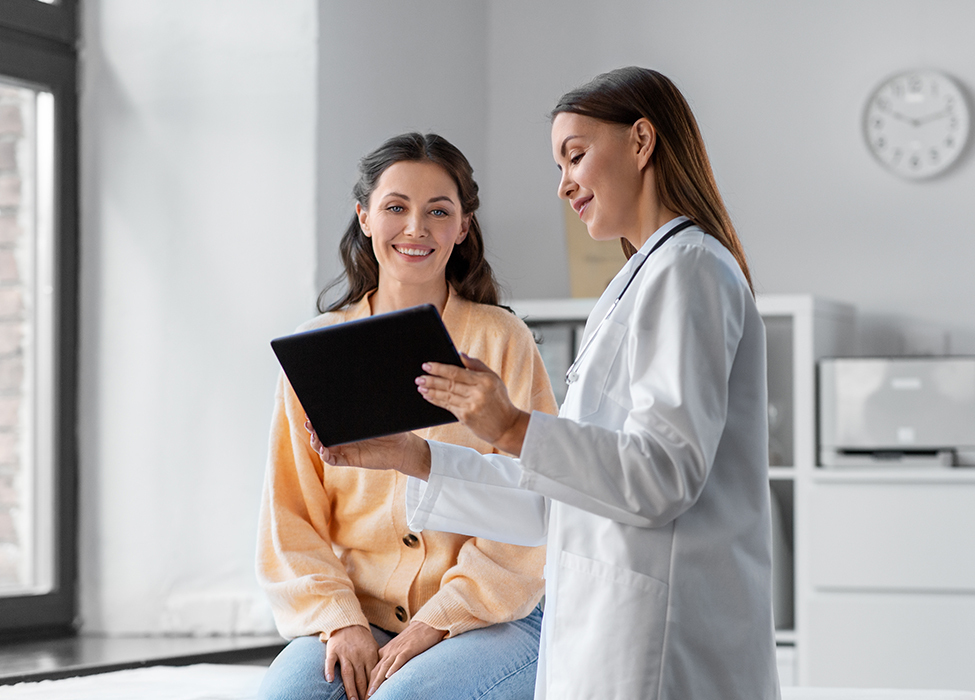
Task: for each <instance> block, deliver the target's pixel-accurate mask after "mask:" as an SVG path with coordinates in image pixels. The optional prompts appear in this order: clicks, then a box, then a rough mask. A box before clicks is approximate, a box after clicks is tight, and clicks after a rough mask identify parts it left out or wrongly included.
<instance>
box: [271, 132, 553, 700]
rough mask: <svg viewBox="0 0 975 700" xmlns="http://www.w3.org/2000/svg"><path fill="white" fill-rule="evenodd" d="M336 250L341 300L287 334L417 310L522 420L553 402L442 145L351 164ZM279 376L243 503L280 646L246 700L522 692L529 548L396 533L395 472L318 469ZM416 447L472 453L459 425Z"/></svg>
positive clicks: (405, 145)
mask: <svg viewBox="0 0 975 700" xmlns="http://www.w3.org/2000/svg"><path fill="white" fill-rule="evenodd" d="M353 193H354V195H355V199H356V206H355V210H356V211H355V214H354V216H353V217H352V221H351V222H350V224H349V227H348V229H347V230H346V232H345V235H344V237H343V239H342V242H341V253H342V259H343V262H344V265H345V270H346V273H345V281H346V283H347V286H348V289H347V291H346V293H345V295H344V296H343V297H342V298H341V299H339V300H338V301H337V302H335V303H333V304H331V305H330V306H328V307H327V308H326V307H325V306H324V303H323V300H324V296H325V293H326V292H327V291H328V289H326V290H325V292H323V293H322V297H320V299H319V308H320V309H321V310H322V311H323V313H322V315H321V316H318V317H317V318H315V319H313V320H312V321H310V322H309V323H306V324H305V325H304V326H302V329H303V330H307V329H310V328H318V327H321V326H325V325H330V324H335V323H342V322H344V321H349V320H353V319H356V318H362V317H365V316H369V315H372V314H378V313H383V312H387V311H393V310H396V309H402V308H407V307H410V306H415V305H417V304H426V303H429V304H433V305H434V306H436V308H437V309H438V311H439V312H440V315H441V317H442V318H443V321H444V324H445V325H446V327H447V330H448V331H449V332H450V334H451V337H452V338H453V340H454V344H455V345H456V346H457V348H458V350H460V351H461V352H463V353H465V354H467V355H471V356H476V357H479V358H482V359H483V360H484V361H485V362H487V364H488V365H489V366H491V367H492V369H493V370H494V371H495V372H497V373H498V374H500V375H501V376H502V377H503V378H504V381H505V383H506V384H507V386H508V390H509V392H510V394H511V398H512V400H513V401H514V402H515V403H516V404H518V405H520V406H521V407H522V408H523V409H524V410H526V411H532V410H540V411H544V412H548V413H554V412H555V410H556V406H555V399H554V397H553V395H552V390H551V386H550V384H549V380H548V376H547V375H546V373H545V369H544V366H543V364H542V361H541V358H540V356H539V354H538V350H537V348H536V347H535V343H534V339H533V337H532V335H531V332H530V331H529V330H528V328H527V327H526V326H525V324H524V323H523V322H522V321H520V320H519V319H518V318H517V317H516V316H515V315H514V314H512V313H511V312H510V311H508V310H507V309H504V308H502V307H499V306H498V305H497V304H498V288H497V284H496V282H495V279H494V275H493V273H492V271H491V268H490V266H489V265H488V263H487V261H486V260H485V259H484V251H483V241H482V238H481V232H480V227H479V225H478V222H477V218H476V216H475V211H476V209H477V206H478V197H477V184H476V183H475V182H474V180H473V177H472V171H471V167H470V164H469V163H468V162H467V159H466V158H464V156H463V154H461V152H460V151H459V150H457V149H456V148H455V147H454V146H453V145H451V144H450V143H449V142H447V141H446V140H445V139H443V138H441V137H439V136H436V135H433V134H428V135H420V134H403V135H401V136H397V137H394V138H392V139H390V140H389V141H387V142H386V143H384V144H383V145H382V146H381V147H380V148H378V149H377V150H376V151H374V152H373V153H371V154H369V155H367V156H366V157H365V158H363V160H362V161H361V163H360V179H359V182H358V183H357V184H356V186H355V188H354V190H353ZM305 421H306V418H305V415H304V411H303V410H302V408H301V406H300V404H299V403H298V400H297V398H296V397H295V395H294V392H293V391H292V389H291V387H290V385H289V384H288V382H287V380H286V379H285V378H284V377H283V376H282V377H281V379H280V381H279V385H278V390H277V395H276V399H275V410H274V417H273V422H272V426H271V439H270V454H269V458H268V465H267V473H266V478H265V486H264V495H263V502H262V507H261V515H260V526H259V543H258V557H257V569H258V576H259V578H260V581H261V584H262V585H263V587H264V589H265V591H266V592H267V595H268V598H269V600H270V602H271V605H272V608H273V610H274V615H275V620H276V622H277V625H278V629H279V631H280V632H281V634H282V635H284V636H285V637H287V638H291V639H292V641H291V642H290V643H289V644H288V646H287V647H286V648H285V649H284V651H282V652H281V654H280V655H279V656H278V658H277V659H276V660H275V661H274V663H273V664H272V666H271V668H270V669H269V671H268V674H267V677H266V678H265V680H264V683H263V684H262V687H261V691H260V697H261V698H262V699H265V700H269V699H271V698H289V699H291V698H305V697H307V698H316V699H331V698H335V699H336V700H338V699H340V698H348V699H349V700H352V699H353V698H355V699H357V700H365V698H366V697H369V696H373V697H375V698H378V699H380V700H393V699H396V698H424V699H425V700H429V699H432V698H434V699H435V698H444V699H445V700H446V699H448V698H449V699H450V700H462V699H464V698H485V699H486V698H496V699H498V700H501V699H509V698H510V699H512V700H515V699H524V700H528V699H530V698H531V697H532V696H533V693H534V679H535V674H536V662H537V656H538V643H539V639H538V636H539V630H540V620H541V612H540V609H539V608H538V607H537V605H538V603H539V600H540V598H541V595H542V589H543V580H542V566H543V562H544V557H545V555H544V552H543V550H542V548H535V547H521V546H516V545H510V544H501V543H498V542H494V541H491V540H487V539H483V538H478V537H468V536H464V535H457V534H447V533H442V532H433V531H426V532H423V533H413V532H411V531H410V529H409V527H408V526H407V522H406V513H405V505H404V504H405V488H406V483H407V479H406V477H404V476H403V475H401V474H399V473H398V472H379V471H376V472H373V471H366V470H361V469H334V468H329V469H327V470H326V469H325V468H324V465H323V462H322V459H321V457H320V456H319V455H318V454H316V453H315V452H314V451H313V450H312V449H311V448H310V446H309V444H308V433H307V432H306V428H305ZM418 434H419V435H421V436H422V437H424V438H428V439H433V440H438V441H442V442H448V443H452V444H455V445H462V446H467V447H471V448H474V449H475V450H478V451H480V452H484V453H490V452H495V451H496V450H495V449H494V448H493V447H492V446H491V445H490V444H488V443H487V442H485V441H483V440H481V439H479V438H477V437H476V436H475V435H474V434H473V433H471V432H470V430H468V429H467V428H465V427H464V426H463V425H461V424H460V423H453V424H449V425H443V426H437V427H433V428H429V429H427V430H423V431H418Z"/></svg>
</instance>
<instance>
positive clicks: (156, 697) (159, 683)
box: [0, 664, 267, 700]
mask: <svg viewBox="0 0 975 700" xmlns="http://www.w3.org/2000/svg"><path fill="white" fill-rule="evenodd" d="M266 671H267V668H266V667H264V666H230V665H222V664H196V665H193V666H148V667H146V668H133V669H128V670H126V671H113V672H112V673H101V674H98V675H95V676H79V677H77V678H62V679H60V680H56V681H38V682H35V683H18V684H16V685H5V686H0V700H14V699H15V698H16V700H254V698H256V697H257V688H258V686H260V684H261V679H262V678H263V677H264V673H265V672H266Z"/></svg>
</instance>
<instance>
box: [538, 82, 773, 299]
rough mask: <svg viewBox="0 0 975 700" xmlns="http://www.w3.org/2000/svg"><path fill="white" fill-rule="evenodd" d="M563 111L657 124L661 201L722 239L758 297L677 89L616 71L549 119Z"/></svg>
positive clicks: (627, 247) (626, 247) (629, 251)
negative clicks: (645, 120) (642, 120)
mask: <svg viewBox="0 0 975 700" xmlns="http://www.w3.org/2000/svg"><path fill="white" fill-rule="evenodd" d="M562 112H572V113H574V114H580V115H582V116H585V117H592V118H593V119H599V120H601V121H605V122H611V123H614V124H625V125H632V124H634V123H636V122H637V121H638V120H639V119H644V118H645V119H647V120H648V121H649V122H650V123H651V124H653V127H654V129H656V131H657V145H656V147H655V148H654V151H653V154H652V155H651V162H653V164H654V167H655V168H656V170H657V174H658V175H657V196H658V197H659V198H660V202H661V203H662V204H663V205H664V206H665V207H667V208H668V209H670V210H672V211H675V212H677V213H678V214H683V215H684V216H686V217H687V218H689V219H691V220H692V221H693V222H694V223H695V224H697V225H698V226H700V227H701V229H702V230H703V231H705V232H706V233H708V234H710V235H712V236H714V237H715V238H716V239H718V241H720V242H721V244H722V245H723V246H724V247H725V248H727V249H728V250H729V251H730V252H731V254H732V255H733V256H734V257H735V260H737V261H738V265H739V266H740V267H741V271H742V272H743V273H744V274H745V279H746V280H748V286H749V288H750V289H751V290H752V294H754V293H755V288H754V286H753V285H752V277H751V273H750V272H749V271H748V263H747V262H746V260H745V251H744V250H743V248H742V245H741V241H740V240H739V239H738V234H737V233H735V227H734V226H733V225H732V223H731V217H729V216H728V210H727V209H726V208H725V205H724V201H723V200H722V199H721V194H720V193H719V192H718V186H717V183H716V182H715V180H714V173H713V172H712V170H711V162H710V160H708V154H707V151H706V150H705V148H704V139H702V138H701V132H700V130H699V129H698V126H697V121H696V120H695V119H694V115H693V113H692V112H691V108H690V106H689V105H688V104H687V100H685V99H684V96H683V95H682V94H681V93H680V90H678V89H677V86H676V85H674V84H673V83H672V82H671V81H670V80H669V79H668V78H667V77H665V76H663V75H661V74H660V73H658V72H657V71H654V70H650V69H648V68H638V67H636V66H630V67H627V68H618V69H616V70H614V71H610V72H609V73H603V74H602V75H598V76H596V77H595V78H594V79H593V80H591V81H590V82H588V83H586V84H585V85H583V86H582V87H579V88H577V89H575V90H572V91H570V92H567V93H566V94H565V95H563V96H562V98H561V99H560V100H559V102H558V104H557V105H556V106H555V109H553V110H552V114H551V118H552V119H555V117H556V115H558V114H561V113H562ZM620 241H621V244H622V246H623V251H624V252H625V253H626V256H627V257H630V256H631V255H633V253H635V252H636V250H635V249H634V248H633V246H632V245H631V244H630V243H629V241H627V240H626V239H625V238H621V239H620Z"/></svg>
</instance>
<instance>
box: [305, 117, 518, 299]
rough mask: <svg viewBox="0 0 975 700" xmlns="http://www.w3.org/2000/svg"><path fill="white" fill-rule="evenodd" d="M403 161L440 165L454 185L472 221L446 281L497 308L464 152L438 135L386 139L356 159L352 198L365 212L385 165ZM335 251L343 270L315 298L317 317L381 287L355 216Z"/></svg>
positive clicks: (376, 264) (456, 249) (369, 247)
mask: <svg viewBox="0 0 975 700" xmlns="http://www.w3.org/2000/svg"><path fill="white" fill-rule="evenodd" d="M404 161H410V162H429V163H434V164H435V165H439V166H440V167H441V168H443V169H444V170H445V171H446V172H447V174H448V175H450V177H451V178H452V179H453V181H454V183H456V185H457V194H458V196H459V197H460V205H461V211H462V212H463V213H464V214H470V215H471V223H470V227H469V228H468V231H467V236H466V237H465V238H464V240H463V241H462V242H460V243H458V244H457V245H456V246H454V250H453V252H452V253H451V254H450V258H449V259H448V260H447V269H446V271H445V274H446V277H447V281H448V282H449V283H450V284H451V285H452V286H453V287H454V291H456V292H457V294H459V295H460V296H462V297H464V298H465V299H469V300H471V301H474V302H478V303H481V304H494V305H497V304H498V301H499V299H500V297H501V293H500V289H499V287H498V282H497V280H496V279H495V277H494V271H493V270H491V265H490V264H488V261H487V260H486V259H485V257H484V238H483V236H482V235H481V225H480V224H479V223H478V221H477V214H475V212H476V211H477V208H478V206H480V200H479V199H478V196H477V190H478V187H477V183H476V182H475V181H474V170H473V168H471V164H470V163H469V162H468V161H467V158H465V157H464V154H463V153H461V152H460V150H459V149H458V148H457V147H456V146H454V145H453V144H452V143H450V142H449V141H448V140H447V139H445V138H443V137H442V136H438V135H437V134H418V133H415V132H413V133H408V134H400V135H399V136H394V137H393V138H391V139H388V140H387V141H386V142H385V143H383V145H381V146H380V147H379V148H377V149H376V150H374V151H373V152H372V153H369V154H368V155H366V156H365V157H364V158H363V159H362V160H361V161H359V180H358V182H356V184H355V186H354V187H353V188H352V195H353V196H354V197H355V200H356V201H357V202H358V203H359V204H360V205H362V206H363V207H364V208H368V207H369V198H370V197H371V196H372V193H373V191H374V190H375V189H376V185H377V184H378V183H379V178H380V177H381V176H382V174H383V173H384V172H386V169H387V168H388V167H389V166H391V165H393V164H395V163H402V162H404ZM339 252H340V253H341V255H342V264H343V266H344V267H345V272H343V273H342V274H341V275H339V276H338V277H337V278H336V279H334V280H332V282H330V283H329V284H328V285H327V286H326V287H325V289H323V290H322V292H321V294H319V295H318V310H319V312H321V313H324V312H326V311H337V310H339V309H344V308H345V307H347V306H350V305H351V304H354V303H355V302H357V301H359V300H360V299H361V298H362V297H363V296H365V294H366V292H369V291H371V290H373V289H375V288H376V287H377V286H378V285H379V262H378V261H377V260H376V254H375V253H374V252H373V250H372V241H371V240H370V239H369V238H368V237H367V236H366V235H365V234H364V233H363V232H362V228H361V227H360V226H359V217H358V216H356V215H355V213H353V214H352V220H351V221H350V222H349V225H348V227H347V228H346V229H345V233H344V234H343V235H342V240H341V242H340V243H339ZM342 282H345V283H346V285H347V289H346V292H345V294H344V295H343V296H342V298H340V299H339V300H338V301H336V302H334V303H332V304H326V301H325V298H326V295H327V294H328V292H329V291H330V290H331V289H332V288H333V287H335V286H336V285H338V284H341V283H342Z"/></svg>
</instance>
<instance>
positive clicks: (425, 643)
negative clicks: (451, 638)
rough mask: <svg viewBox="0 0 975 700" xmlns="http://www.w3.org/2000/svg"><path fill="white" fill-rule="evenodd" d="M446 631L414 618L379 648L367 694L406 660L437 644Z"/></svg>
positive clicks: (377, 687) (376, 688)
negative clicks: (377, 659)
mask: <svg viewBox="0 0 975 700" xmlns="http://www.w3.org/2000/svg"><path fill="white" fill-rule="evenodd" d="M446 636H447V633H446V632H445V631H444V630H438V629H437V628H435V627H431V626H430V625H428V624H426V623H425V622H417V621H416V620H414V621H413V622H411V623H410V624H409V625H407V627H406V629H405V630H403V631H402V632H400V633H399V634H397V635H396V636H395V637H393V638H392V639H391V640H389V642H387V643H386V645H385V646H384V647H381V648H380V649H379V663H377V664H376V665H375V666H374V667H373V669H372V673H371V674H369V695H372V694H373V693H375V692H376V691H377V690H378V689H379V686H380V685H382V682H383V681H384V680H386V679H387V678H389V677H390V676H392V675H393V674H394V673H396V672H397V671H398V670H400V669H401V668H403V666H404V665H405V664H406V662H407V661H409V660H410V659H412V658H413V657H414V656H418V655H419V654H422V653H423V652H425V651H426V650H427V649H429V648H430V647H432V646H435V645H436V644H439V643H440V641H441V640H443V638H444V637H446Z"/></svg>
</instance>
